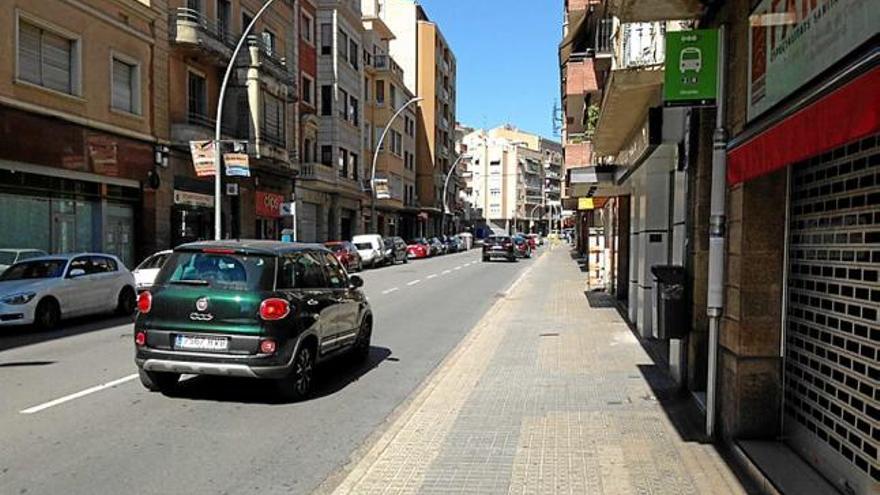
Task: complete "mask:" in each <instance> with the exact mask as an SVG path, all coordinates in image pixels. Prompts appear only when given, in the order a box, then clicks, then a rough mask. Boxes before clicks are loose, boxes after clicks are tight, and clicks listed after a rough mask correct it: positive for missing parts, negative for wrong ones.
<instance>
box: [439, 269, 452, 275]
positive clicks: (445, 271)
mask: <svg viewBox="0 0 880 495" xmlns="http://www.w3.org/2000/svg"><path fill="white" fill-rule="evenodd" d="M450 273H452V270H443V273H441V274H440V275H449V274H450Z"/></svg>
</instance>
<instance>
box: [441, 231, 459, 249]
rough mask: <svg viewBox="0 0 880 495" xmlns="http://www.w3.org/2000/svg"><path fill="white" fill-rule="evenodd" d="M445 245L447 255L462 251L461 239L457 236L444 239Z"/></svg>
mask: <svg viewBox="0 0 880 495" xmlns="http://www.w3.org/2000/svg"><path fill="white" fill-rule="evenodd" d="M443 244H444V245H445V246H446V252H447V253H457V252H459V251H461V239H459V238H458V237H456V236H453V235H448V236H445V237H444V238H443Z"/></svg>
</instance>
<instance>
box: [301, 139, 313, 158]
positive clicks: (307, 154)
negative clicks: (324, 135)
mask: <svg viewBox="0 0 880 495" xmlns="http://www.w3.org/2000/svg"><path fill="white" fill-rule="evenodd" d="M313 160H314V157H313V156H312V140H311V139H303V145H302V161H303V163H311V162H312V161H313Z"/></svg>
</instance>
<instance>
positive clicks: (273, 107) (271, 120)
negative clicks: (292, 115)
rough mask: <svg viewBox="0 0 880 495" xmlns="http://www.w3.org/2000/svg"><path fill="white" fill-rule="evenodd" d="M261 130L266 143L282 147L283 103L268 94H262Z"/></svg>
mask: <svg viewBox="0 0 880 495" xmlns="http://www.w3.org/2000/svg"><path fill="white" fill-rule="evenodd" d="M262 130H263V138H264V139H265V140H266V141H268V142H270V143H272V144H275V145H278V146H284V103H283V102H282V101H281V99H280V98H277V97H275V96H273V95H270V94H268V93H263V122H262Z"/></svg>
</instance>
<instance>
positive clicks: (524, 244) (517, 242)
mask: <svg viewBox="0 0 880 495" xmlns="http://www.w3.org/2000/svg"><path fill="white" fill-rule="evenodd" d="M513 246H514V247H515V248H516V255H517V256H518V257H520V258H531V257H532V247H531V245H529V241H528V239H526V238H525V237H523V236H521V235H515V236H513Z"/></svg>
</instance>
